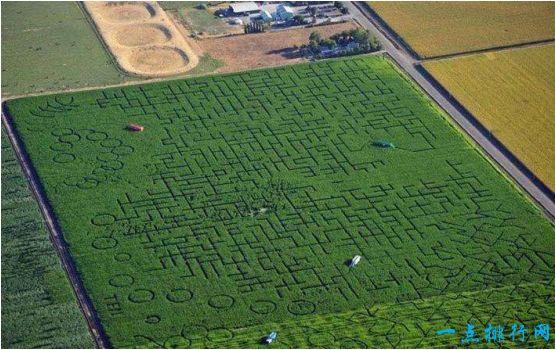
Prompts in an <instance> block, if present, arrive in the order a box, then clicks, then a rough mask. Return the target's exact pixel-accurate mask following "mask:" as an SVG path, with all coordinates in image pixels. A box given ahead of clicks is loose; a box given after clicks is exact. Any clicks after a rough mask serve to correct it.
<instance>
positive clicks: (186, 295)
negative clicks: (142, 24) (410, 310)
mask: <svg viewBox="0 0 556 350" xmlns="http://www.w3.org/2000/svg"><path fill="white" fill-rule="evenodd" d="M8 110H9V114H10V115H11V116H12V118H13V122H14V124H15V126H16V128H17V130H18V132H19V134H20V136H21V138H22V141H23V143H24V145H25V148H26V150H27V151H28V153H29V155H30V158H31V160H32V162H33V164H34V166H35V168H36V170H37V172H38V175H39V176H40V178H41V181H42V183H43V185H44V189H45V192H46V195H47V197H48V199H49V200H50V201H51V203H52V205H53V207H54V211H55V214H56V216H57V219H58V220H59V222H60V225H61V228H62V230H63V232H64V236H65V239H66V241H67V242H68V244H69V245H70V250H71V252H72V255H73V257H74V259H75V261H76V264H77V266H78V269H79V270H80V273H81V274H82V279H83V282H84V284H85V286H86V288H87V290H88V291H89V293H90V296H91V298H92V300H93V303H94V305H95V308H96V309H97V311H98V313H99V316H100V319H101V321H102V322H103V325H104V327H105V330H106V332H107V334H108V336H109V337H110V340H111V342H112V343H113V344H114V345H115V346H127V347H130V346H141V345H146V346H149V345H148V344H151V346H154V345H153V344H158V345H162V346H169V345H172V344H173V345H180V344H181V345H182V346H186V345H189V344H190V341H191V339H195V337H197V336H200V335H201V334H204V333H206V332H207V330H213V331H216V330H218V331H219V332H220V333H218V332H217V333H216V334H220V335H221V336H222V337H225V334H228V332H230V329H237V328H245V327H248V326H253V325H260V324H266V323H269V322H274V323H283V322H286V323H287V322H291V321H292V320H294V321H293V322H295V320H297V319H302V318H304V317H310V316H311V315H317V316H318V315H328V314H333V313H341V312H348V311H350V310H358V309H361V308H366V307H369V306H370V305H377V304H393V303H394V304H395V303H407V302H413V301H416V302H417V301H418V300H429V299H430V298H433V297H436V296H445V295H452V294H454V293H456V294H457V293H464V292H473V291H482V290H486V289H489V288H504V287H507V286H515V285H529V284H531V283H544V284H550V283H553V275H554V254H553V252H554V235H553V226H552V224H551V222H550V221H549V220H548V219H546V218H545V217H544V216H543V215H542V214H541V212H540V211H539V210H538V209H537V208H536V207H535V206H534V205H533V204H532V203H530V202H529V200H528V199H527V198H526V197H525V196H524V195H523V194H522V193H521V192H520V191H519V190H518V189H517V188H516V187H515V186H514V185H513V184H512V183H511V182H510V181H509V180H508V179H507V178H505V177H504V175H502V174H501V173H500V172H499V171H498V170H497V169H496V168H495V167H494V166H493V164H491V163H490V162H489V161H488V160H486V159H485V158H484V156H483V155H482V154H481V153H480V152H479V151H478V150H477V149H476V148H474V146H473V145H472V144H471V143H470V142H469V141H468V140H467V139H466V138H465V137H464V136H463V135H461V134H460V133H459V131H458V130H456V129H455V128H454V127H453V126H452V125H451V124H450V123H449V121H448V120H446V119H445V118H446V117H445V115H444V114H443V113H442V112H440V111H439V110H438V109H437V108H436V107H435V106H434V105H433V104H432V103H431V102H430V100H428V99H427V98H426V97H425V96H424V95H423V94H422V92H420V91H419V90H418V89H417V88H416V87H415V86H414V85H413V84H412V83H411V82H410V81H409V80H408V79H407V78H406V77H405V76H404V75H403V74H402V73H400V72H399V71H398V70H397V68H396V67H395V66H394V65H393V64H392V63H391V62H390V61H389V60H388V59H386V58H384V57H381V56H373V57H358V58H348V59H339V60H328V61H322V62H317V63H311V64H301V65H295V66H288V67H282V68H275V69H267V70H257V71H251V72H245V73H239V74H231V75H223V76H212V77H203V78H194V79H187V80H179V81H171V82H163V83H157V84H148V85H138V86H128V87H123V88H114V89H105V90H99V91H89V92H81V93H72V94H65V95H53V96H42V97H33V98H28V99H21V100H14V101H9V102H8ZM128 123H137V124H140V125H143V126H145V130H144V131H143V132H141V133H132V132H129V131H128V130H126V128H125V126H126V125H127V124H128ZM379 140H383V141H384V140H386V141H388V142H392V143H393V144H394V145H395V148H381V147H377V146H376V145H375V143H376V142H377V141H379ZM354 255H361V256H362V261H361V263H360V264H359V265H358V266H357V268H355V269H349V268H348V267H347V264H346V262H347V260H348V259H350V258H351V257H353V256H354ZM552 305H553V294H552ZM215 337H216V338H218V336H215ZM257 340H258V339H257ZM164 344H166V345H164ZM342 347H343V345H342Z"/></svg>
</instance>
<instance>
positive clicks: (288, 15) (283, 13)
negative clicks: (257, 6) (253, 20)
mask: <svg viewBox="0 0 556 350" xmlns="http://www.w3.org/2000/svg"><path fill="white" fill-rule="evenodd" d="M275 16H276V20H278V21H287V20H290V19H292V18H293V16H294V13H293V10H292V9H291V8H290V7H289V6H286V5H279V6H278V7H277V8H276V14H275Z"/></svg>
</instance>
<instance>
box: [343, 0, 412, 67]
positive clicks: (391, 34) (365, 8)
mask: <svg viewBox="0 0 556 350" xmlns="http://www.w3.org/2000/svg"><path fill="white" fill-rule="evenodd" d="M352 4H354V5H355V7H357V8H358V9H359V11H360V12H361V13H363V14H364V15H365V14H368V16H365V17H367V19H368V20H369V21H371V22H372V23H373V24H374V25H375V27H376V29H378V31H380V32H381V33H382V35H384V36H385V37H386V38H388V39H389V40H390V42H392V44H393V45H394V46H395V47H396V48H397V49H400V48H401V49H403V50H404V51H405V52H406V53H407V54H408V55H409V56H410V57H411V58H412V59H413V60H415V61H420V60H422V59H423V57H421V56H420V55H419V54H418V53H417V52H416V51H415V50H413V48H412V47H411V45H409V43H407V42H406V41H405V39H404V38H403V37H402V36H400V35H399V34H398V33H397V32H396V31H395V30H394V29H393V28H392V27H390V25H389V24H388V23H387V22H386V21H385V20H383V19H382V17H380V16H379V15H378V14H377V13H376V12H375V10H373V9H372V7H371V6H369V4H367V3H366V2H364V1H352Z"/></svg>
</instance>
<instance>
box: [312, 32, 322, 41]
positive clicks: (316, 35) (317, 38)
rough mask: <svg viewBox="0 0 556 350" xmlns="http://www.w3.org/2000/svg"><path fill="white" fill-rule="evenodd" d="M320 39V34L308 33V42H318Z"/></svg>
mask: <svg viewBox="0 0 556 350" xmlns="http://www.w3.org/2000/svg"><path fill="white" fill-rule="evenodd" d="M321 40H322V37H321V36H320V34H319V33H318V32H312V33H311V35H309V41H310V42H315V43H317V44H318V43H320V42H321Z"/></svg>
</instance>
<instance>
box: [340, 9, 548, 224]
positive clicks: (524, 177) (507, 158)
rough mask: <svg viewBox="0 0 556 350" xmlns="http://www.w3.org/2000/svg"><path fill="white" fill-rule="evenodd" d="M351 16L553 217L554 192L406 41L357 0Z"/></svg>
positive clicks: (351, 10)
mask: <svg viewBox="0 0 556 350" xmlns="http://www.w3.org/2000/svg"><path fill="white" fill-rule="evenodd" d="M345 4H346V7H347V8H348V9H349V11H350V13H351V14H352V16H353V17H354V18H355V19H356V20H357V21H358V22H359V23H360V24H361V25H363V26H364V27H365V28H367V29H369V30H370V31H371V33H372V34H373V35H374V36H376V37H377V39H378V40H379V41H380V42H381V43H382V45H383V49H384V50H385V51H386V52H387V53H388V54H389V55H390V56H391V57H392V58H393V59H394V61H395V62H396V63H397V64H398V65H399V66H400V67H401V68H402V69H403V70H404V71H405V72H407V74H408V75H409V76H410V77H411V78H413V80H414V81H415V82H416V83H417V84H418V85H419V86H421V88H422V89H423V90H424V91H425V92H426V93H427V94H428V95H429V96H430V97H431V98H432V99H433V100H435V101H436V103H438V105H440V107H442V108H443V109H444V110H445V111H446V112H447V113H448V114H449V115H450V116H451V117H452V118H453V119H454V120H455V122H456V123H457V124H458V125H459V126H460V127H461V128H462V129H463V130H465V131H466V132H467V134H468V135H469V136H470V137H471V138H472V139H473V140H475V141H476V142H477V143H478V144H479V145H480V146H481V147H482V148H483V150H484V151H485V152H486V153H487V154H488V155H489V156H490V157H491V158H492V159H494V160H495V161H496V162H497V163H498V164H499V165H500V166H501V167H502V168H503V169H504V170H505V171H506V172H507V173H508V174H509V175H510V176H511V177H513V178H514V179H515V181H516V182H517V183H518V184H519V185H520V186H521V187H522V188H523V189H525V191H527V193H529V195H530V196H531V197H532V198H533V199H534V200H535V201H536V202H537V203H538V204H539V205H540V206H541V207H542V208H543V209H544V211H545V213H546V214H547V215H548V216H549V217H550V218H552V219H553V218H554V195H553V194H550V193H547V191H546V190H543V189H542V188H541V186H538V185H537V184H536V183H535V182H534V179H532V178H530V175H528V174H527V172H528V171H527V170H526V169H522V168H521V167H520V165H519V164H516V163H514V161H512V159H511V158H512V155H509V154H507V153H508V151H507V150H504V149H501V148H500V147H499V146H497V145H496V143H497V142H496V140H493V139H491V138H490V137H488V135H487V136H485V135H484V134H483V132H481V131H480V129H479V128H480V126H477V125H476V124H474V122H473V121H472V120H471V119H470V116H466V113H465V111H462V110H461V109H460V108H459V107H458V106H457V105H456V104H454V103H452V102H451V101H450V100H449V96H446V95H445V93H443V92H442V91H441V90H440V89H438V88H437V87H436V86H435V85H434V83H433V82H432V81H431V80H429V78H427V77H426V76H424V75H423V74H421V72H420V71H419V69H418V68H419V63H420V61H419V60H417V59H416V58H414V57H413V56H412V55H411V53H410V52H409V51H408V50H406V49H405V48H404V47H403V45H401V44H400V43H398V42H397V41H396V40H397V39H396V38H395V37H394V36H393V35H391V34H390V33H389V31H388V29H386V28H383V27H381V26H380V24H379V23H378V22H375V21H373V20H371V19H370V18H371V17H370V15H369V14H368V13H367V11H366V10H365V9H364V8H362V5H360V4H356V3H354V2H346V3H345Z"/></svg>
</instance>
